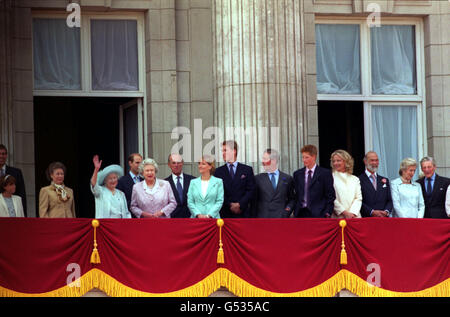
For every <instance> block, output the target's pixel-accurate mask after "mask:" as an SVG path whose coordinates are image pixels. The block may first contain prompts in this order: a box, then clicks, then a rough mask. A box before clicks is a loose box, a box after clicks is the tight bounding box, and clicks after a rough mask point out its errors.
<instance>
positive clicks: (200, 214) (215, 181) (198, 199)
mask: <svg viewBox="0 0 450 317" xmlns="http://www.w3.org/2000/svg"><path fill="white" fill-rule="evenodd" d="M198 171H199V173H200V174H201V176H200V177H198V178H195V179H193V180H192V181H191V183H190V185H189V190H188V194H187V196H188V208H189V210H190V211H191V217H192V218H220V209H221V208H222V205H223V183H222V179H220V178H217V177H214V176H212V175H213V174H214V171H215V162H214V157H213V156H210V155H203V156H202V158H201V159H200V162H199V163H198Z"/></svg>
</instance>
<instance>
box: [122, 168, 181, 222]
mask: <svg viewBox="0 0 450 317" xmlns="http://www.w3.org/2000/svg"><path fill="white" fill-rule="evenodd" d="M140 170H141V174H142V175H143V176H144V180H143V181H142V182H140V183H137V184H136V185H134V186H133V193H132V194H131V204H130V210H131V212H132V213H133V214H134V215H135V216H136V217H137V218H170V214H171V213H172V211H173V210H174V209H175V207H176V206H177V201H176V200H175V196H174V195H173V191H172V188H171V187H170V183H169V182H167V181H165V180H162V179H158V178H156V173H157V172H158V164H156V162H155V161H154V160H153V159H146V160H144V161H143V162H142V163H141V166H140Z"/></svg>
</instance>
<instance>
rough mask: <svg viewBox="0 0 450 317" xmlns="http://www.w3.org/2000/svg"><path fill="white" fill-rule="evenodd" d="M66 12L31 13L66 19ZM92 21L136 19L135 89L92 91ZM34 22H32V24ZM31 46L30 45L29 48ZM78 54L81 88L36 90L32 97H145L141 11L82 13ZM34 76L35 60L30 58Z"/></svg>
mask: <svg viewBox="0 0 450 317" xmlns="http://www.w3.org/2000/svg"><path fill="white" fill-rule="evenodd" d="M67 14H68V13H67V12H33V14H32V19H35V18H47V19H64V20H66V19H67ZM91 20H136V25H137V46H138V47H137V51H138V81H139V89H138V90H114V91H112V90H93V89H92V69H91V68H92V67H91V62H92V58H91ZM32 25H33V24H32ZM32 49H33V47H32ZM80 55H81V60H80V61H81V65H80V71H81V90H36V89H34V80H33V96H70V97H80V96H83V97H145V90H146V81H145V79H146V78H145V75H146V74H145V33H144V14H143V13H139V12H114V13H113V14H111V13H108V12H95V13H94V12H91V13H89V12H87V13H85V12H83V15H82V16H81V28H80ZM32 69H33V78H34V61H32Z"/></svg>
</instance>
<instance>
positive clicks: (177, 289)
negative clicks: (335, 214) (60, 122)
mask: <svg viewBox="0 0 450 317" xmlns="http://www.w3.org/2000/svg"><path fill="white" fill-rule="evenodd" d="M99 221H100V226H99V227H98V228H97V229H96V240H97V244H98V246H97V249H98V252H99V255H100V259H101V263H99V264H92V263H90V258H91V254H92V250H93V239H94V229H93V227H92V226H91V219H32V218H29V219H23V218H22V219H13V218H4V219H0V241H1V243H0V295H1V296H79V295H82V294H84V293H85V292H87V291H89V290H90V289H92V288H93V287H97V288H100V289H101V290H103V291H104V292H106V293H107V294H109V295H112V296H207V295H209V294H211V293H212V292H214V291H215V290H216V289H217V288H219V287H220V286H224V287H227V288H228V289H229V290H230V291H232V292H233V293H235V294H237V295H239V296H332V295H334V294H335V293H336V292H338V291H339V290H341V289H342V288H347V289H349V290H350V291H352V292H354V293H356V294H357V295H361V296H403V295H407V296H450V264H449V262H450V221H446V220H433V219H352V220H349V221H347V225H346V227H345V228H344V240H345V251H346V253H347V259H348V261H347V264H345V265H344V264H341V263H340V253H341V244H342V235H341V233H342V232H341V227H340V226H339V220H336V219H224V223H225V224H224V226H223V228H222V242H223V251H224V260H225V261H224V263H223V264H218V263H217V253H218V249H219V228H218V226H217V225H216V221H215V220H210V219H206V220H203V219H202V220H200V219H170V220H168V219H128V220H115V219H100V220H99ZM71 263H74V264H76V265H78V267H79V268H80V272H79V273H80V274H79V275H80V280H79V281H80V282H81V286H80V287H71V286H70V285H69V286H68V285H67V281H68V276H69V275H70V274H71V273H73V271H71V270H68V269H69V265H70V264H71ZM370 264H375V265H378V267H379V277H380V278H379V282H380V285H379V287H374V286H371V285H369V284H368V283H367V282H366V279H367V278H368V276H369V275H370V274H371V273H373V271H372V270H369V268H370V266H369V265H370Z"/></svg>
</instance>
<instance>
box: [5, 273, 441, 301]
mask: <svg viewBox="0 0 450 317" xmlns="http://www.w3.org/2000/svg"><path fill="white" fill-rule="evenodd" d="M77 282H79V287H76V286H72V287H71V286H69V285H68V286H64V287H61V288H59V289H57V290H54V291H51V292H47V293H39V294H33V293H20V292H15V291H13V290H9V289H6V288H3V287H1V286H0V296H1V297H79V296H82V295H84V294H86V293H87V292H88V291H90V290H92V289H93V288H98V289H100V290H101V291H103V292H105V293H106V294H107V295H108V296H114V297H206V296H209V295H211V294H212V293H214V292H215V291H216V290H218V289H219V288H220V287H226V288H227V289H228V290H229V291H230V292H231V293H233V294H235V295H237V296H241V297H331V296H334V295H336V293H338V292H339V291H341V290H343V289H347V290H349V291H350V292H352V293H354V294H356V295H358V296H364V297H449V296H450V278H448V279H447V280H445V281H443V282H441V283H439V284H437V285H435V286H432V287H430V288H427V289H425V290H421V291H417V292H395V291H390V290H385V289H382V288H379V287H375V286H372V285H370V284H369V283H368V282H367V281H365V280H363V279H362V278H360V277H358V276H357V275H355V274H353V273H352V272H350V271H347V270H340V271H339V272H338V273H336V274H335V275H334V276H332V277H331V278H329V279H328V280H326V281H325V282H323V283H321V284H319V285H317V286H315V287H312V288H310V289H306V290H303V291H298V292H292V293H276V292H271V291H268V290H264V289H261V288H258V287H256V286H253V285H251V284H250V283H248V282H246V281H245V280H244V279H242V278H240V277H239V276H237V275H236V274H234V273H232V272H231V271H229V270H227V269H225V268H219V269H217V270H216V271H214V272H213V273H211V274H210V275H209V276H207V277H206V278H204V279H203V280H202V281H200V282H198V283H196V284H194V285H192V286H189V287H187V288H184V289H181V290H178V291H174V292H169V293H147V292H142V291H139V290H135V289H132V288H130V287H128V286H126V285H124V284H122V283H120V282H119V281H117V280H116V279H114V278H113V277H111V276H110V275H108V274H106V273H104V272H102V271H100V270H99V269H92V270H90V271H89V272H87V273H86V274H84V275H83V276H82V277H81V278H80V279H79V280H77V281H75V282H73V283H72V284H70V285H76V283H77Z"/></svg>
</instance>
